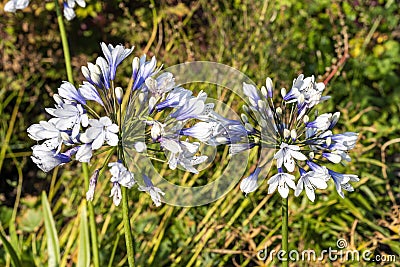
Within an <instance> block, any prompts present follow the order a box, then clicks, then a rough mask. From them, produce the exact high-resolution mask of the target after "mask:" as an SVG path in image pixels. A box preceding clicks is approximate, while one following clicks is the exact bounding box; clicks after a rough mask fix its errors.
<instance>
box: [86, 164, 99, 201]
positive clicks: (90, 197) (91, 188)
mask: <svg viewBox="0 0 400 267" xmlns="http://www.w3.org/2000/svg"><path fill="white" fill-rule="evenodd" d="M99 171H100V170H99V169H97V170H95V171H94V173H93V175H92V177H90V180H89V189H88V191H87V192H86V200H87V201H92V200H93V196H94V190H95V189H96V184H97V179H98V178H99Z"/></svg>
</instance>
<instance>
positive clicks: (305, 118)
mask: <svg viewBox="0 0 400 267" xmlns="http://www.w3.org/2000/svg"><path fill="white" fill-rule="evenodd" d="M309 121H310V118H309V117H308V115H304V117H303V122H304V123H307V122H309Z"/></svg>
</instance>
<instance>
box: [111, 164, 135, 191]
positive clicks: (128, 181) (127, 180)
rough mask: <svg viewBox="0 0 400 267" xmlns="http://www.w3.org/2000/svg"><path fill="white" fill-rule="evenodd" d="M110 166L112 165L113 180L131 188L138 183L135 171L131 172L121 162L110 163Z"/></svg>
mask: <svg viewBox="0 0 400 267" xmlns="http://www.w3.org/2000/svg"><path fill="white" fill-rule="evenodd" d="M108 167H111V168H110V173H111V175H112V177H111V180H110V181H111V182H113V183H119V184H120V185H122V186H125V187H127V188H131V187H132V186H133V185H134V184H135V183H136V181H135V179H134V175H133V173H132V172H130V171H129V170H128V169H127V168H126V167H125V166H124V165H123V164H122V163H121V162H112V163H109V164H108Z"/></svg>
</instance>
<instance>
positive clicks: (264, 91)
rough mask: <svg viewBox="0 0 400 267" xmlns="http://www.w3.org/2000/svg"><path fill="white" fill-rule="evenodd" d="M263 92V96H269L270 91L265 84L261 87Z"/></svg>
mask: <svg viewBox="0 0 400 267" xmlns="http://www.w3.org/2000/svg"><path fill="white" fill-rule="evenodd" d="M261 93H262V94H263V96H265V97H267V96H268V93H267V89H265V86H262V87H261Z"/></svg>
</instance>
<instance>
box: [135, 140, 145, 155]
mask: <svg viewBox="0 0 400 267" xmlns="http://www.w3.org/2000/svg"><path fill="white" fill-rule="evenodd" d="M134 147H135V150H136V151H137V152H139V153H142V152H143V151H145V149H146V144H145V143H144V142H136V143H135V144H134Z"/></svg>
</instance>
